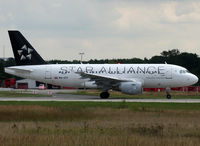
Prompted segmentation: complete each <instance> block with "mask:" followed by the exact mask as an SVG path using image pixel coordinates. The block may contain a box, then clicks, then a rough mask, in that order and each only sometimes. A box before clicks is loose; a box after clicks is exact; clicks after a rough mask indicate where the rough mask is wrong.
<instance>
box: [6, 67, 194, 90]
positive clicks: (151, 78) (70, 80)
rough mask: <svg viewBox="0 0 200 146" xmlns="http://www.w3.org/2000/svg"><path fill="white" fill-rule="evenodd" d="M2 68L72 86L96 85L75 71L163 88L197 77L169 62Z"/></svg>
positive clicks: (29, 76)
mask: <svg viewBox="0 0 200 146" xmlns="http://www.w3.org/2000/svg"><path fill="white" fill-rule="evenodd" d="M5 71H6V72H7V73H9V74H13V75H16V76H19V77H22V78H29V79H33V80H37V81H40V82H45V83H49V84H54V85H61V86H68V87H75V88H82V87H87V88H98V87H97V85H96V84H95V82H94V81H91V79H89V78H88V79H87V78H82V77H81V76H80V74H78V72H84V73H88V74H93V75H101V76H105V77H114V78H117V79H122V80H123V79H124V80H130V81H139V82H141V83H142V87H146V88H166V87H182V86H189V85H192V84H194V83H196V82H197V81H198V78H197V77H196V76H195V75H193V74H191V73H189V72H187V70H186V69H185V68H183V67H180V66H177V65H170V64H49V65H30V66H14V67H7V68H6V69H5Z"/></svg>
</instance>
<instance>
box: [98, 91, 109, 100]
mask: <svg viewBox="0 0 200 146" xmlns="http://www.w3.org/2000/svg"><path fill="white" fill-rule="evenodd" d="M109 96H110V94H109V93H108V92H101V94H100V97H101V99H107V98H108V97H109Z"/></svg>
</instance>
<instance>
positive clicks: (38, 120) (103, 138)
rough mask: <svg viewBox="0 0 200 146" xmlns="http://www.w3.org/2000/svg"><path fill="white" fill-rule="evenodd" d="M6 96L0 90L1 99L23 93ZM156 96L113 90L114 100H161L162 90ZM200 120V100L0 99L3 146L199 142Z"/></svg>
mask: <svg viewBox="0 0 200 146" xmlns="http://www.w3.org/2000/svg"><path fill="white" fill-rule="evenodd" d="M84 92H85V91H84ZM84 92H80V91H79V92H78V94H90V95H91V94H94V93H88V92H94V91H88V92H85V93H84ZM95 92H96V93H95V94H97V93H98V92H97V91H95ZM11 93H12V92H11ZM9 94H10V92H9V93H6V94H4V95H3V93H1V92H0V95H2V97H4V96H6V97H16V95H17V94H21V93H12V94H13V95H12V96H11V95H9ZM156 94H157V93H156ZM156 94H154V93H145V94H144V95H139V96H138V95H137V96H134V97H132V96H131V97H124V95H121V93H118V92H112V93H111V95H112V96H113V98H116V97H117V96H116V95H119V97H120V96H123V98H153V97H154V96H156V97H155V98H160V97H161V96H164V94H165V93H158V94H157V95H156ZM173 95H175V96H176V97H179V96H180V97H183V98H190V97H193V96H196V98H198V97H199V94H197V93H177V92H173ZM42 96H44V95H42ZM45 96H46V95H45ZM140 96H143V97H140ZM18 97H21V95H19V96H18ZM22 97H27V94H25V95H24V94H23V96H22ZM163 98H164V97H163ZM199 121H200V103H129V102H126V100H123V101H122V102H56V101H48V102H42V101H35V102H29V101H23V102H19V101H0V129H1V130H0V143H1V145H4V146H10V145H12V146H27V145H29V146H35V145H42V146H54V145H60V146H65V145H68V146H93V145H95V146H102V145H104V146H129V145H136V146H140V145H142V146H143V145H147V146H160V145H163V146H188V145H199V143H200V125H199Z"/></svg>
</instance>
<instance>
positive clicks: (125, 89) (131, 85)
mask: <svg viewBox="0 0 200 146" xmlns="http://www.w3.org/2000/svg"><path fill="white" fill-rule="evenodd" d="M119 89H120V90H121V91H122V93H124V94H132V95H134V94H141V93H142V83H140V82H122V83H121V84H120V86H119Z"/></svg>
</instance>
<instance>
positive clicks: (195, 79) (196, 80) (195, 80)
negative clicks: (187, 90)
mask: <svg viewBox="0 0 200 146" xmlns="http://www.w3.org/2000/svg"><path fill="white" fill-rule="evenodd" d="M191 81H192V84H196V83H197V82H198V81H199V78H198V77H197V76H195V75H192V77H191Z"/></svg>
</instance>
